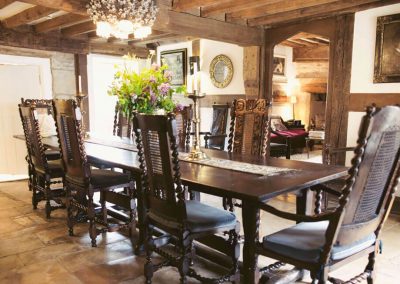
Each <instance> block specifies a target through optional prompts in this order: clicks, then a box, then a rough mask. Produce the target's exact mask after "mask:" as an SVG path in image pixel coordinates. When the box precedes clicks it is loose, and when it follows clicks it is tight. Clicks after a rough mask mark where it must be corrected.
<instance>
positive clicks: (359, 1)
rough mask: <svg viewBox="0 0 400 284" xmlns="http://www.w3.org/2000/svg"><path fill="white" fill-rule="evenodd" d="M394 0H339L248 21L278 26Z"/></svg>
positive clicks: (253, 23)
mask: <svg viewBox="0 0 400 284" xmlns="http://www.w3.org/2000/svg"><path fill="white" fill-rule="evenodd" d="M396 1H397V2H398V0H394V1H390V0H388V1H379V0H352V1H337V2H333V3H330V4H323V5H318V6H313V7H306V8H301V9H297V10H292V11H289V12H284V13H278V14H274V15H266V16H263V17H259V18H255V19H249V21H248V23H249V25H250V26H259V25H264V26H267V25H269V26H277V25H279V24H282V23H289V22H293V23H294V22H301V21H304V20H313V19H315V18H322V17H329V16H333V15H334V13H343V12H355V11H358V10H361V9H363V8H364V6H365V5H367V4H368V7H374V6H384V5H387V4H388V3H389V2H391V3H393V2H396Z"/></svg>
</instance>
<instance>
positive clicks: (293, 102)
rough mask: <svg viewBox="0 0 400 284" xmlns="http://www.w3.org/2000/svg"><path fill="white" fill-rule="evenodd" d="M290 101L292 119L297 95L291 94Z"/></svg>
mask: <svg viewBox="0 0 400 284" xmlns="http://www.w3.org/2000/svg"><path fill="white" fill-rule="evenodd" d="M290 103H291V104H292V108H293V109H292V111H293V121H294V120H295V115H294V105H295V103H297V97H296V96H294V95H292V96H290Z"/></svg>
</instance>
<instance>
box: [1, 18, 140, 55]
mask: <svg viewBox="0 0 400 284" xmlns="http://www.w3.org/2000/svg"><path fill="white" fill-rule="evenodd" d="M0 45H4V46H12V47H20V48H29V49H38V50H46V51H59V52H66V53H78V54H87V53H102V54H113V55H124V54H127V53H128V52H129V53H134V54H136V55H137V56H139V57H147V55H148V50H147V49H146V48H138V47H133V46H129V45H127V44H124V45H120V44H106V43H105V44H102V43H101V44H100V43H91V42H88V41H87V40H81V39H71V38H63V37H61V36H59V35H50V34H36V33H32V32H21V31H16V30H12V29H7V28H5V27H3V26H1V25H0Z"/></svg>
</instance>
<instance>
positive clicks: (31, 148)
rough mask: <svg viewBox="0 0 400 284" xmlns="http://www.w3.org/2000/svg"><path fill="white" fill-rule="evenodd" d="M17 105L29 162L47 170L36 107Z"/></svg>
mask: <svg viewBox="0 0 400 284" xmlns="http://www.w3.org/2000/svg"><path fill="white" fill-rule="evenodd" d="M18 107H19V114H20V116H21V121H22V127H23V130H24V134H25V140H26V145H27V149H28V155H29V159H30V162H31V163H32V164H33V166H34V167H35V168H37V169H42V170H43V171H44V170H47V169H48V164H47V159H46V155H45V148H44V146H43V144H42V138H41V136H40V129H39V121H38V119H37V112H36V108H35V107H34V105H32V106H23V105H22V104H20V105H18Z"/></svg>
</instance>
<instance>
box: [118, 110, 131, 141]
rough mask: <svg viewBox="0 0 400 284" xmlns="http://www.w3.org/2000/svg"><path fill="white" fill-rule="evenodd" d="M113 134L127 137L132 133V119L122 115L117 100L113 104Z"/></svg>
mask: <svg viewBox="0 0 400 284" xmlns="http://www.w3.org/2000/svg"><path fill="white" fill-rule="evenodd" d="M113 135H115V136H120V137H128V138H131V135H132V121H131V120H129V119H128V118H127V117H126V116H124V114H123V112H122V108H121V105H120V104H119V103H118V102H117V103H116V104H115V113H114V125H113Z"/></svg>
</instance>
